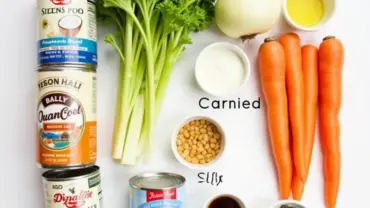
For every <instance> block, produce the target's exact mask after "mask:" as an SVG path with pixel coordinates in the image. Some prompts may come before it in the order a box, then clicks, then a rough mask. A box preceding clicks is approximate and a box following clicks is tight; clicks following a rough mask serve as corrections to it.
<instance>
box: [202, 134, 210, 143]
mask: <svg viewBox="0 0 370 208" xmlns="http://www.w3.org/2000/svg"><path fill="white" fill-rule="evenodd" d="M203 139H204V141H207V142H208V141H209V136H208V134H205V135H203Z"/></svg>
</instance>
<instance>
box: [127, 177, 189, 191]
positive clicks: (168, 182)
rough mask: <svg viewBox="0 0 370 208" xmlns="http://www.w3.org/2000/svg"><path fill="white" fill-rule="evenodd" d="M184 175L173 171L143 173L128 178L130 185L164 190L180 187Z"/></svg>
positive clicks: (183, 181) (145, 188) (183, 182)
mask: <svg viewBox="0 0 370 208" xmlns="http://www.w3.org/2000/svg"><path fill="white" fill-rule="evenodd" d="M184 184H185V177H183V176H181V175H178V174H174V173H145V174H141V175H137V176H134V177H132V178H131V179H130V185H131V186H132V187H134V188H137V189H142V190H166V189H173V188H178V187H181V186H183V185H184Z"/></svg>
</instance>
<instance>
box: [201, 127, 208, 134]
mask: <svg viewBox="0 0 370 208" xmlns="http://www.w3.org/2000/svg"><path fill="white" fill-rule="evenodd" d="M199 131H200V133H202V134H205V133H206V132H207V131H206V130H205V129H203V128H202V129H200V130H199Z"/></svg>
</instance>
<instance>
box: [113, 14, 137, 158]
mask: <svg viewBox="0 0 370 208" xmlns="http://www.w3.org/2000/svg"><path fill="white" fill-rule="evenodd" d="M132 31H133V20H132V18H131V17H130V15H129V14H127V15H126V28H125V44H124V56H125V63H124V74H123V80H121V82H122V83H123V87H122V88H123V91H122V95H121V96H120V97H119V99H120V103H121V105H122V106H121V114H122V115H121V116H122V117H121V118H122V122H119V123H116V125H118V127H116V129H117V130H116V133H115V136H114V138H115V139H114V145H113V155H112V157H113V158H114V159H121V157H122V152H123V147H124V145H125V138H126V133H127V131H126V130H127V126H128V120H129V117H130V114H129V112H128V111H127V109H128V106H129V94H130V89H129V88H130V77H131V67H132V56H133V55H132V48H131V45H132Z"/></svg>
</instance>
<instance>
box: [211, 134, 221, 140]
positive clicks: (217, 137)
mask: <svg viewBox="0 0 370 208" xmlns="http://www.w3.org/2000/svg"><path fill="white" fill-rule="evenodd" d="M213 138H215V139H217V140H218V139H221V135H220V134H219V133H216V134H214V135H213Z"/></svg>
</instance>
